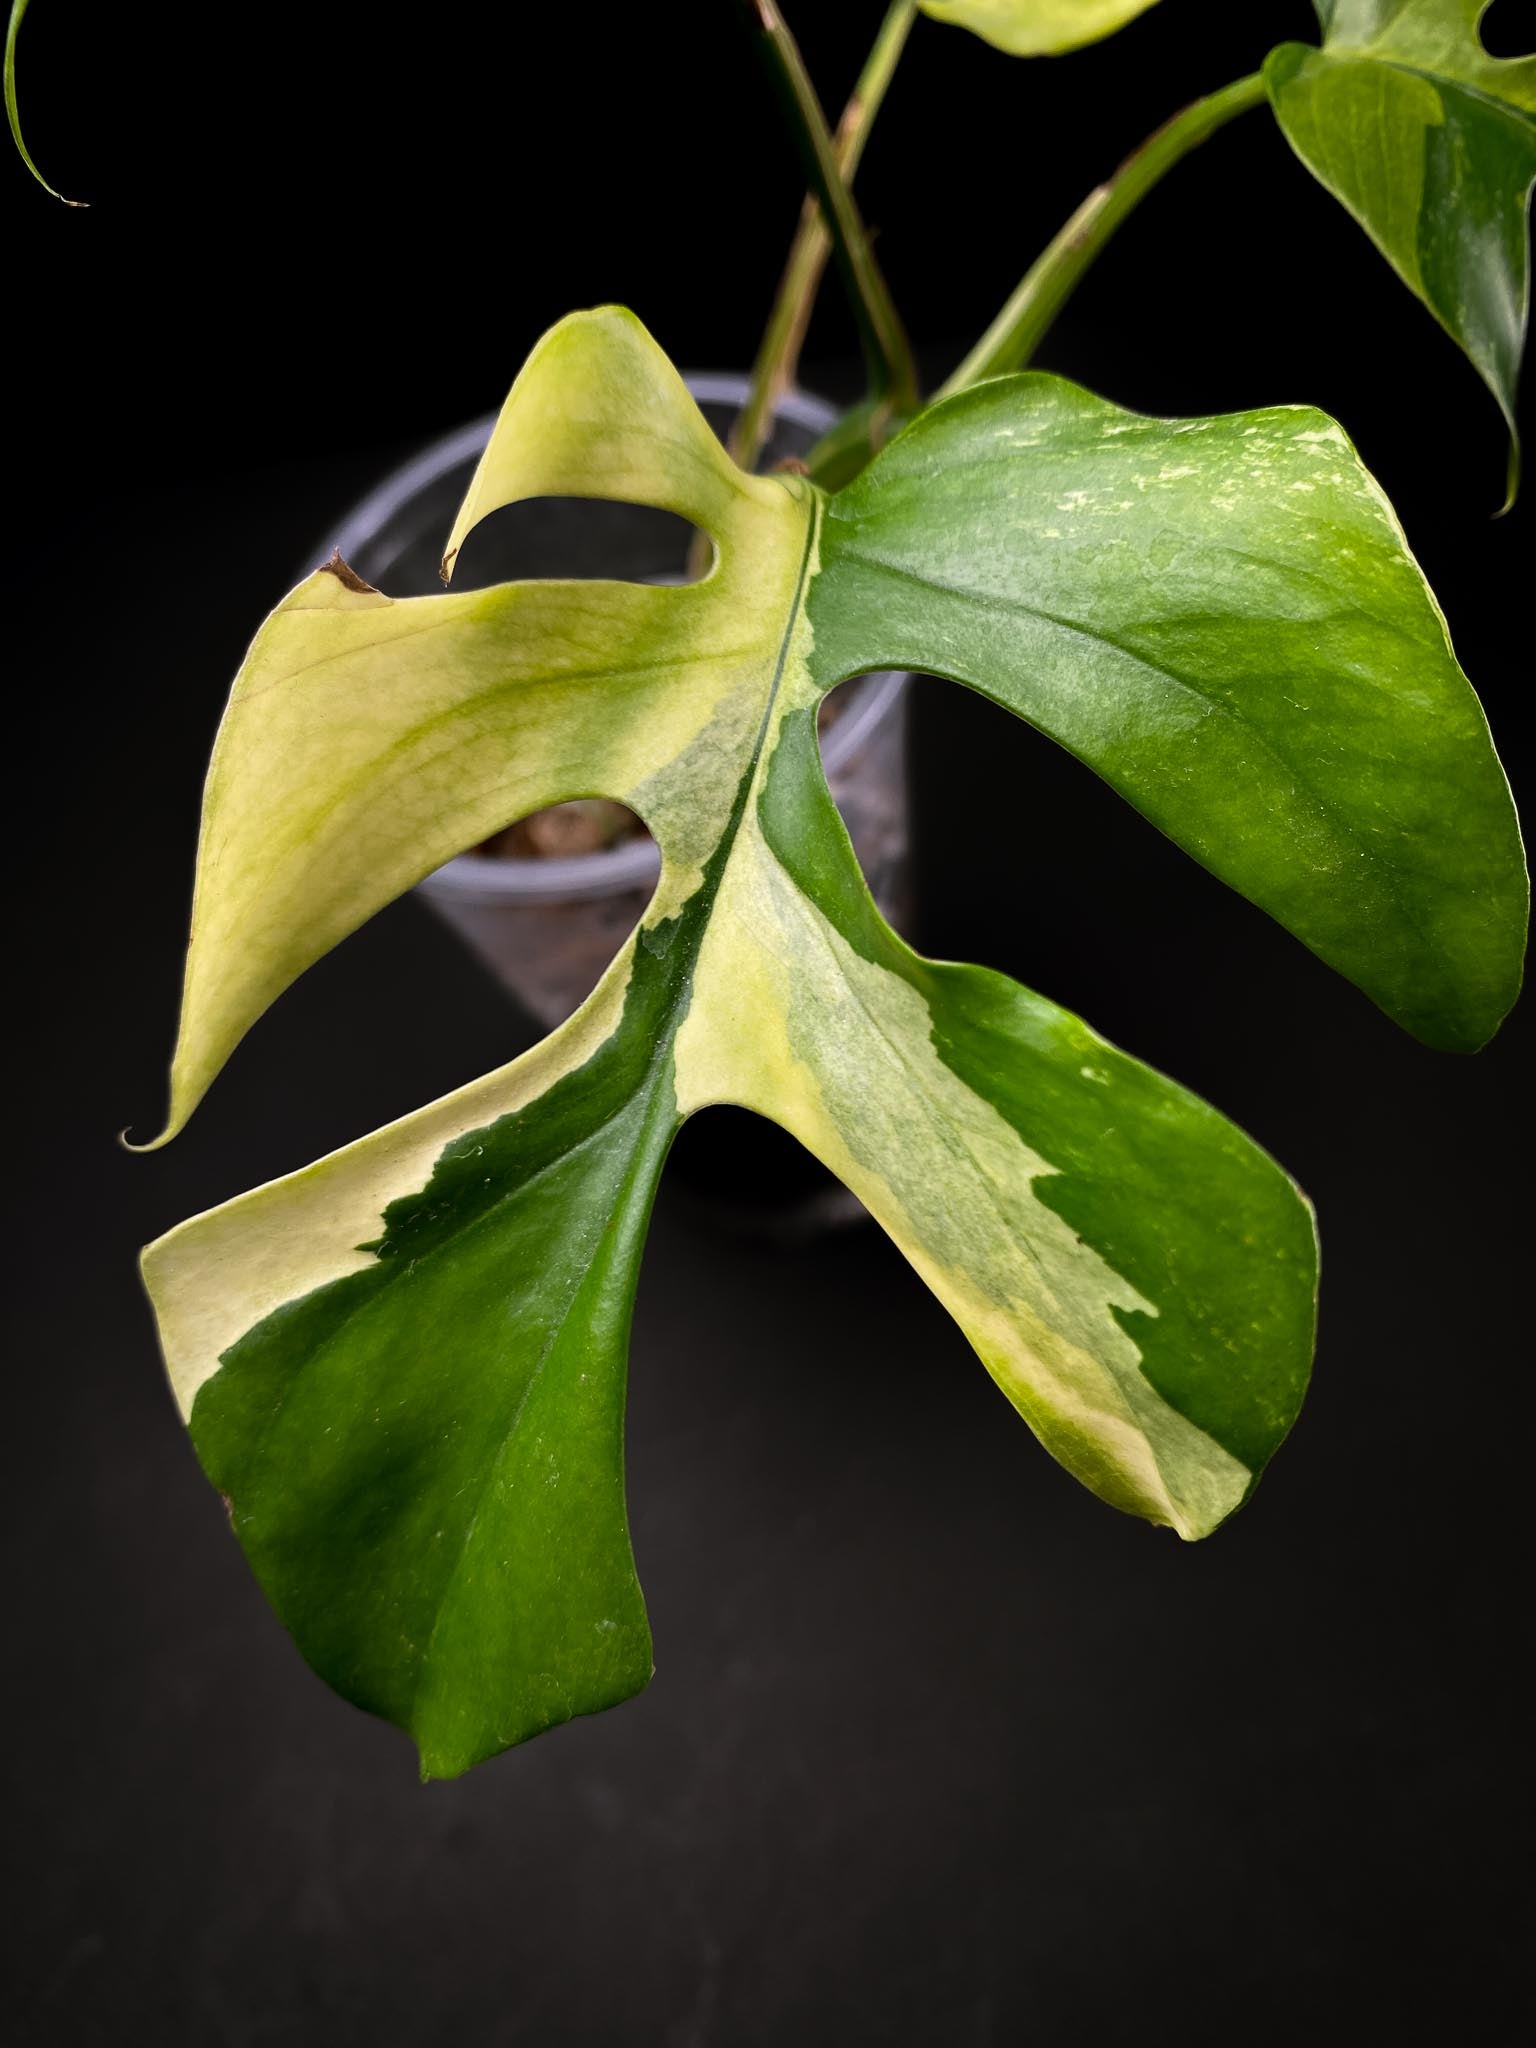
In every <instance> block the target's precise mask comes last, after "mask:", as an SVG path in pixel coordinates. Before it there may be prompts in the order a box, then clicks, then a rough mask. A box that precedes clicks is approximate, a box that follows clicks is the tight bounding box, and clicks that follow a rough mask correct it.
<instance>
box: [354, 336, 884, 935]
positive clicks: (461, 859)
mask: <svg viewBox="0 0 1536 2048" xmlns="http://www.w3.org/2000/svg"><path fill="white" fill-rule="evenodd" d="M683 382H684V383H685V384H686V385H687V387H688V389H689V391H690V392H691V393H692V394H693V396H694V397H695V398H696V399H697V400H698V401H699V403H700V404H701V405H737V406H739V405H741V404H742V403H743V401H744V400H745V398H746V396H747V393H748V391H749V389H750V388H751V386H750V380H749V379H748V378H746V377H743V376H739V375H737V374H736V373H734V372H732V371H717V370H703V371H685V372H684V374H683ZM498 417H499V415H498V414H497V413H494V412H489V413H484V414H482V415H481V417H480V418H479V419H475V420H469V421H467V422H466V423H465V425H463V426H462V427H455V428H454V429H453V430H452V431H451V432H449V433H446V434H443V435H441V436H440V437H439V438H438V439H437V440H435V441H432V442H430V443H429V444H428V445H427V446H426V447H425V448H424V449H422V451H421V453H420V454H419V455H415V456H413V457H412V458H411V459H410V460H409V461H408V462H405V463H402V464H401V466H400V467H399V468H398V469H395V470H392V471H391V472H390V474H389V475H388V476H386V477H385V478H384V479H383V481H382V482H381V483H379V484H377V485H375V487H374V488H373V490H371V491H370V492H369V493H368V495H367V496H366V497H365V498H363V499H361V500H360V502H359V503H358V504H356V505H355V506H354V507H353V508H352V510H351V511H350V512H349V513H348V514H347V516H346V518H345V519H344V520H343V521H342V522H341V523H340V525H338V526H336V527H335V528H333V529H332V532H331V535H330V537H329V539H328V540H327V542H326V552H327V553H329V552H330V551H331V550H332V549H335V550H336V551H337V552H338V553H339V554H340V555H341V558H342V560H343V561H351V559H352V558H353V556H354V555H356V554H360V553H361V552H362V550H363V549H364V548H365V547H366V546H367V545H368V544H369V543H370V542H371V541H372V540H373V538H374V536H375V535H376V534H377V533H378V532H379V530H380V528H381V527H383V526H385V525H386V524H387V523H388V522H389V521H390V520H391V519H393V518H394V517H395V516H396V514H397V513H399V512H400V511H402V510H403V509H404V507H405V506H406V505H408V504H409V503H410V501H411V499H412V498H414V497H415V496H417V494H418V493H419V492H421V491H424V490H426V489H428V488H429V487H430V486H431V485H433V484H435V483H437V482H438V481H439V480H440V479H441V478H442V477H444V476H446V475H447V474H448V473H449V471H450V470H454V469H457V468H458V467H459V466H460V465H461V464H463V463H466V462H469V461H471V460H472V459H473V458H474V457H476V456H478V455H479V454H480V452H481V451H482V450H483V448H484V447H485V444H486V442H487V441H488V440H489V439H490V436H491V429H492V428H493V427H494V426H495V424H496V421H497V418H498ZM778 417H779V418H781V419H786V420H788V421H790V422H791V423H792V424H793V425H795V426H798V427H804V428H805V429H806V431H807V432H809V433H813V434H821V433H824V432H825V431H826V429H827V428H828V427H830V426H831V425H832V424H833V422H834V421H835V420H836V419H837V417H838V410H837V407H836V406H834V405H832V404H830V403H829V402H828V400H826V399H824V398H818V397H816V396H815V394H814V393H812V392H809V391H801V390H798V389H797V390H792V391H787V392H786V393H785V394H784V396H783V397H782V398H781V399H780V401H779V406H778ZM385 573H387V572H385ZM909 681H910V677H909V676H908V675H906V674H905V673H903V672H900V671H896V670H881V671H872V672H868V673H867V674H866V675H865V676H863V677H862V678H850V679H849V681H848V682H846V683H842V684H839V686H838V687H839V688H840V689H849V688H853V687H855V684H856V685H857V688H858V695H857V697H856V698H855V699H854V701H853V703H852V704H851V705H850V706H849V709H848V710H847V711H846V712H845V713H844V714H843V716H842V717H841V718H839V719H838V720H837V721H836V723H835V724H834V725H833V726H832V727H831V729H830V731H829V732H828V733H827V734H826V737H825V739H824V741H823V743H822V750H821V752H822V764H823V767H824V768H825V770H826V773H827V775H828V776H829V777H830V776H833V775H836V773H837V772H838V770H839V769H840V768H842V767H843V766H845V765H846V763H847V762H849V761H850V760H851V759H852V758H853V756H854V755H855V754H856V753H857V752H858V751H859V749H860V748H861V747H862V746H863V745H864V743H865V741H866V740H867V739H868V738H869V736H870V734H871V733H872V732H873V731H874V730H875V728H876V727H877V726H879V725H881V724H883V723H884V721H885V720H886V719H887V718H888V717H889V716H890V715H891V714H892V712H893V711H895V709H896V708H897V706H898V705H899V703H900V702H901V699H902V696H903V694H904V693H905V691H906V687H907V684H908V682H909ZM660 872H661V854H660V851H659V849H658V847H657V845H656V842H655V840H654V839H650V838H645V839H629V840H625V841H624V842H623V843H622V844H621V845H619V846H612V847H607V848H605V849H604V850H603V851H602V852H600V853H580V854H571V855H567V856H564V857H558V858H554V859H549V860H537V859H522V860H507V859H502V858H498V857H497V856H495V855H491V854H481V853H461V854H458V855H457V856H456V857H455V858H454V859H453V860H450V861H448V862H447V863H446V864H445V865H444V866H442V867H440V868H437V869H434V870H433V872H432V873H431V874H428V875H426V876H424V877H423V878H422V880H421V881H420V882H419V883H418V884H417V886H418V888H421V889H423V890H425V891H426V892H427V893H428V894H429V895H434V896H451V897H454V898H455V899H457V900H459V901H461V902H463V901H473V900H478V901H481V902H497V903H500V902H507V901H516V902H528V901H540V900H547V899H551V898H565V899H569V898H571V897H591V896H613V895H618V894H619V893H620V892H622V891H624V890H627V889H640V888H647V889H649V888H651V887H653V886H654V884H655V881H656V878H657V876H658V875H659V874H660Z"/></svg>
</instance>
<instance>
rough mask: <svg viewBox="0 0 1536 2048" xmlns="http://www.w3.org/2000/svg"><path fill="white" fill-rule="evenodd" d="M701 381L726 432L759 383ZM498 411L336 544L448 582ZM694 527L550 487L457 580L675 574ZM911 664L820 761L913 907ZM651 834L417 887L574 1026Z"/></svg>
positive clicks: (468, 861) (395, 573)
mask: <svg viewBox="0 0 1536 2048" xmlns="http://www.w3.org/2000/svg"><path fill="white" fill-rule="evenodd" d="M687 382H688V388H689V390H690V391H691V392H692V393H693V395H694V397H695V399H696V400H697V401H698V403H699V406H700V408H701V410H702V411H703V413H704V415H705V417H706V419H708V420H709V422H710V424H711V425H712V426H713V427H714V428H715V430H716V432H717V433H719V434H721V435H722V437H723V436H724V434H725V433H726V432H727V431H728V429H729V427H730V424H731V421H732V420H733V418H734V417H735V415H736V412H737V410H738V408H739V407H740V405H741V404H742V402H743V400H744V399H745V397H746V393H747V384H746V379H745V378H742V377H734V376H711V375H698V376H691V377H689V378H688V380H687ZM835 417H836V413H835V411H834V409H833V407H831V406H830V405H828V404H827V403H826V402H825V401H824V400H822V399H818V398H812V397H809V396H807V395H806V394H804V393H801V392H796V393H793V394H791V395H790V396H789V397H788V398H786V399H785V401H784V403H783V404H782V406H781V408H780V411H779V417H778V421H777V424H776V427H775V430H774V434H773V437H772V439H771V440H770V442H769V444H768V447H767V449H766V451H765V453H764V458H763V466H764V467H765V468H771V467H772V465H773V464H774V463H775V462H778V461H781V460H783V459H784V458H785V457H793V456H800V455H804V454H805V453H806V451H807V450H808V449H809V448H810V447H811V446H812V445H813V444H814V442H815V441H816V440H817V438H818V437H819V436H820V435H821V434H822V433H823V432H824V431H825V430H826V428H827V427H829V426H830V425H831V424H832V422H833V420H834V419H835ZM493 423H494V416H488V417H487V418H485V419H482V420H476V421H474V422H473V423H472V424H471V425H469V426H466V427H462V428H460V429H459V430H458V431H457V432H456V433H453V434H449V435H447V436H445V437H444V438H443V439H442V440H441V441H437V442H435V443H433V445H432V446H431V447H429V448H427V449H425V450H424V451H423V452H422V453H421V454H420V455H419V456H417V457H416V458H415V459H414V460H413V461H411V462H409V463H407V464H405V465H404V467H403V468H401V469H398V470H396V471H395V472H394V473H393V474H392V475H391V476H388V477H386V478H385V480H384V481H383V482H382V483H381V484H380V485H379V486H378V488H377V489H376V490H374V491H373V492H371V493H370V495H369V496H368V497H367V498H365V499H364V500H363V502H362V503H361V504H360V505H359V506H358V507H357V508H356V510H355V511H353V512H352V513H351V515H350V516H349V517H348V518H347V519H346V520H345V521H344V523H343V524H342V525H341V526H340V527H339V528H338V529H337V531H336V532H335V533H334V534H333V535H332V536H331V540H330V545H331V546H334V547H335V548H337V549H339V550H340V553H341V555H342V557H343V559H344V560H345V561H347V562H349V563H350V564H351V566H352V567H353V568H354V569H355V570H356V571H357V573H358V574H359V575H360V576H362V577H363V578H364V579H365V580H366V581H367V582H369V583H372V584H374V585H375V586H376V587H377V588H378V589H380V590H383V591H385V592H386V593H387V594H388V595H389V596H391V597H418V596H424V595H426V594H427V593H429V592H431V591H435V590H439V589H441V587H442V586H441V584H440V582H439V580H438V573H437V570H438V561H439V558H440V556H441V552H442V547H443V542H444V538H445V536H446V535H447V533H448V531H449V528H450V527H451V525H452V523H453V516H454V513H455V512H456V511H457V509H458V505H459V501H460V499H461V498H462V497H463V495H464V492H465V490H466V489H467V487H468V484H469V480H470V478H471V476H472V475H473V473H474V467H475V464H476V462H477V461H478V459H479V456H480V451H481V450H482V448H483V447H484V446H485V443H486V440H487V438H488V436H489V434H490V431H491V427H492V425H493ZM690 540H691V529H690V528H689V527H688V526H687V524H686V523H685V522H684V521H683V520H681V519H677V518H675V517H673V516H672V515H671V514H670V513H665V512H657V511H655V510H654V509H652V508H650V507H647V506H633V505H615V504H606V503H598V502H596V501H594V500H567V499H560V500H554V499H543V500H537V501H534V502H532V503H529V504H522V505H511V506H507V507H506V508H504V510H502V511H501V512H498V513H497V514H495V515H494V516H493V518H491V519H490V520H488V521H487V522H485V525H484V526H483V527H482V528H481V529H480V530H479V531H478V532H476V533H475V534H474V535H472V536H471V538H470V540H469V542H468V543H467V544H466V545H465V547H464V550H463V552H462V553H461V555H460V557H459V560H458V563H457V564H456V566H455V570H454V588H455V589H465V588H473V587H475V586H477V585H485V584H490V583H499V582H505V581H507V580H509V579H510V578H512V577H523V576H603V577H618V578H623V579H625V580H627V581H631V582H661V581H671V580H674V579H678V578H680V577H682V576H683V574H684V573H685V570H686V564H687V556H688V549H689V544H690ZM907 682H908V678H907V677H906V676H904V675H872V676H864V677H861V678H860V679H859V680H857V681H856V682H853V683H850V684H847V685H846V686H845V687H844V688H843V689H842V690H840V691H838V692H837V693H836V694H835V696H834V697H833V698H832V699H831V700H830V703H829V705H828V707H827V708H828V714H829V715H828V716H827V718H826V720H825V722H824V727H823V733H822V759H823V762H824V764H825V767H826V772H827V781H828V784H829V786H830V788H831V791H832V795H833V797H834V799H835V800H836V803H837V807H838V809H839V810H840V811H841V813H842V815H843V819H844V822H845V823H846V824H847V826H848V830H849V834H850V836H851V837H852V840H853V843H854V846H855V848H856V849H857V851H858V855H859V859H860V862H861V864H862V866H863V869H864V873H865V876H866V877H867V879H868V881H869V884H870V888H871V890H872V891H873V894H874V897H875V900H876V902H877V903H878V904H879V905H880V908H881V910H882V912H883V913H884V915H885V916H886V918H887V919H889V920H890V922H891V923H893V924H895V925H898V926H900V924H901V923H902V922H903V919H904V916H905V913H906V882H907V856H908V820H907V801H906V761H905V750H906V698H907ZM659 866H660V864H659V859H658V855H657V850H656V845H655V842H654V841H653V840H651V839H650V838H648V837H645V836H637V837H627V838H623V839H621V840H619V841H618V842H617V843H616V844H613V845H610V846H606V847H603V848H601V849H600V850H597V851H594V852H590V853H579V854H575V855H568V856H563V857H544V858H537V857H529V856H523V857H511V858H509V857H506V856H504V855H501V854H491V853H487V852H474V853H465V854H461V855H460V856H459V858H458V859H457V860H451V861H449V863H448V864H447V866H446V867H442V868H439V869H438V871H437V872H436V873H435V874H433V875H429V876H428V877H427V879H426V880H425V881H424V882H422V883H421V884H420V887H419V893H420V894H421V895H422V896H423V897H424V898H425V900H426V901H427V902H428V903H429V904H430V905H431V906H432V908H433V909H434V910H435V911H436V912H437V913H438V914H439V916H441V917H442V918H443V919H444V920H445V921H446V922H447V923H448V924H450V925H451V926H452V927H453V929H454V930H455V931H456V932H457V933H458V934H459V936H460V937H461V938H462V939H464V940H465V941H466V943H467V944H468V945H469V946H470V947H471V948H472V950H473V951H474V952H475V953H477V954H478V955H479V956H480V958H481V959H482V960H483V961H484V962H485V964H486V965H487V966H488V967H489V968H490V969H491V971H492V972H493V973H494V974H495V975H496V976H497V978H498V979H499V980H500V981H501V982H502V983H503V985H504V986H505V987H506V988H507V989H508V991H509V992H510V993H511V994H512V995H513V996H514V997H516V999H517V1001H518V1003H519V1004H520V1005H521V1006H522V1008H523V1009H525V1010H526V1011H527V1012H528V1013H529V1015H530V1016H532V1017H534V1018H536V1019H537V1020H538V1022H539V1023H541V1024H545V1025H555V1024H558V1023H561V1022H562V1021H563V1020H564V1019H565V1018H566V1017H568V1016H570V1014H571V1012H572V1011H573V1010H575V1009H577V1008H578V1007H579V1006H580V1005H581V1003H582V1002H583V1001H584V1000H585V998H586V997H587V996H588V995H589V994H590V993H591V991H592V990H593V988H594V987H595V986H596V984H597V981H598V978H599V976H600V975H601V974H602V971H603V969H604V968H605V967H606V966H607V964H608V962H609V961H610V960H611V959H612V958H613V956H614V954H615V953H616V952H617V951H618V949H619V947H620V945H621V944H622V943H623V941H624V939H625V938H626V937H627V935H628V934H629V932H630V931H631V930H632V929H633V928H634V926H635V925H636V924H637V923H638V922H639V920H640V918H641V916H642V915H643V913H644V911H645V906H646V904H647V903H648V902H649V901H650V898H651V895H652V892H653V891H654V889H655V886H656V878H657V875H658V873H659Z"/></svg>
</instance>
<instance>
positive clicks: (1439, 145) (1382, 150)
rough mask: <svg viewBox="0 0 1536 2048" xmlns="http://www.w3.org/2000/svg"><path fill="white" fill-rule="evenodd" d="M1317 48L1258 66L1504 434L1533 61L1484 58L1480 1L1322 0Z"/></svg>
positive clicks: (1529, 165)
mask: <svg viewBox="0 0 1536 2048" xmlns="http://www.w3.org/2000/svg"><path fill="white" fill-rule="evenodd" d="M1315 4H1316V7H1317V12H1318V17H1319V19H1320V21H1321V23H1322V28H1323V46H1322V48H1321V49H1320V50H1315V49H1309V48H1308V47H1307V46H1306V45H1305V44H1302V43H1285V44H1282V45H1281V47H1280V48H1279V49H1278V50H1276V51H1274V52H1273V53H1272V54H1271V56H1270V58H1269V60H1268V62H1267V64H1266V65H1265V67H1264V79H1265V83H1266V85H1267V86H1268V88H1269V95H1270V99H1271V100H1272V102H1273V104H1274V109H1275V113H1276V116H1277V117H1278V119H1279V122H1280V126H1281V128H1282V129H1283V130H1284V131H1285V134H1286V136H1287V138H1288V139H1289V141H1290V144H1291V147H1292V148H1293V149H1294V150H1295V151H1296V154H1297V155H1298V156H1299V157H1300V158H1301V160H1302V162H1303V163H1304V164H1305V165H1306V166H1307V168H1308V169H1309V170H1310V171H1311V172H1312V173H1313V175H1314V176H1315V177H1316V178H1318V179H1319V180H1320V181H1321V182H1322V183H1323V184H1324V185H1326V186H1327V188H1328V190H1329V191H1330V192H1332V193H1333V194H1334V195H1335V197H1336V198H1338V199H1340V200H1342V202H1343V203H1344V205H1345V206H1346V207H1347V208H1348V209H1349V211H1350V212H1351V213H1352V214H1353V215H1354V217H1355V219H1356V220H1357V221H1359V223H1360V225H1361V226H1362V227H1363V228H1364V229H1365V231H1366V233H1367V234H1368V235H1369V236H1370V238H1371V240H1372V241H1373V242H1374V243H1375V244H1376V246H1377V248H1378V249H1380V250H1381V252H1382V254H1383V255H1384V256H1385V257H1386V259H1387V261H1388V262H1389V263H1390V264H1391V265H1392V267H1393V269H1394V270H1395V271H1396V272H1397V274H1398V276H1399V277H1400V278H1402V280H1403V282H1404V283H1405V284H1406V285H1407V286H1408V287H1409V289H1410V290H1411V291H1413V292H1416V293H1417V294H1418V296H1419V297H1420V298H1421V299H1422V300H1423V301H1424V303H1425V305H1426V306H1428V307H1429V309H1430V311H1431V312H1432V313H1433V314H1434V316H1435V318H1436V319H1437V320H1438V321H1439V322H1440V323H1441V325H1442V326H1443V327H1444V328H1445V329H1446V330H1447V332H1448V333H1449V334H1450V335H1451V336H1452V337H1453V338H1454V339H1455V340H1456V341H1457V342H1459V343H1460V345H1461V347H1462V348H1463V349H1464V350H1465V351H1466V353H1467V354H1468V355H1469V356H1470V357H1471V359H1472V361H1473V363H1474V364H1475V365H1476V366H1477V368H1478V370H1479V371H1480V372H1481V374H1482V377H1483V379H1484V381H1485V382H1486V384H1487V385H1488V388H1489V389H1490V390H1491V391H1492V393H1493V395H1494V397H1495V398H1496V399H1497V400H1498V402H1499V405H1500V407H1501V408H1502V410H1503V413H1504V417H1505V419H1506V420H1507V421H1508V423H1509V431H1510V437H1511V453H1510V489H1511V491H1513V489H1514V485H1515V481H1516V476H1517V470H1518V454H1519V451H1518V447H1517V445H1516V443H1515V440H1514V434H1515V385H1516V382H1517V379H1518V377H1519V372H1520V354H1521V349H1522V347H1523V345H1524V340H1525V328H1526V320H1527V316H1528V313H1529V308H1530V257H1529V249H1528V236H1527V226H1526V218H1527V212H1528V208H1529V204H1530V193H1531V186H1532V182H1533V181H1536V56H1530V57H1518V58H1515V57H1510V58H1503V57H1491V56H1489V54H1488V52H1487V51H1486V50H1485V49H1484V47H1483V45H1482V43H1481V41H1480V40H1479V37H1478V23H1479V21H1480V20H1481V18H1482V16H1483V15H1484V13H1485V12H1486V11H1487V0H1315Z"/></svg>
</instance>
